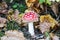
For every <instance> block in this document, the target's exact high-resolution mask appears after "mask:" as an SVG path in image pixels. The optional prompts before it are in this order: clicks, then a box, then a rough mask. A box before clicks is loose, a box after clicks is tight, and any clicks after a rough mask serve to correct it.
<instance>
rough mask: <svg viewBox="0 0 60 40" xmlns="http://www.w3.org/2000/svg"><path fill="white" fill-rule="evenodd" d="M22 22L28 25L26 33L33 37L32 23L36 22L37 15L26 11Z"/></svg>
mask: <svg viewBox="0 0 60 40" xmlns="http://www.w3.org/2000/svg"><path fill="white" fill-rule="evenodd" d="M22 20H23V22H27V23H28V32H29V33H30V34H31V36H33V35H34V34H35V33H34V27H33V22H36V21H38V15H37V13H36V12H34V11H26V12H25V14H24V15H23V17H22Z"/></svg>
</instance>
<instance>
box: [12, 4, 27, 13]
mask: <svg viewBox="0 0 60 40" xmlns="http://www.w3.org/2000/svg"><path fill="white" fill-rule="evenodd" d="M12 8H13V9H14V10H15V9H18V10H19V11H20V12H21V13H23V12H24V11H25V10H26V5H25V4H19V3H15V4H13V5H12Z"/></svg>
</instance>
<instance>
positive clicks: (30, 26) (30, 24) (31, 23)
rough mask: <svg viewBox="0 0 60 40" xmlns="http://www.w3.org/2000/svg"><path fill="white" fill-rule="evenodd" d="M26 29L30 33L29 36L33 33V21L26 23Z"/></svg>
mask: <svg viewBox="0 0 60 40" xmlns="http://www.w3.org/2000/svg"><path fill="white" fill-rule="evenodd" d="M28 27H29V28H28V31H29V33H30V34H31V36H33V35H34V34H35V33H34V27H33V22H30V23H28Z"/></svg>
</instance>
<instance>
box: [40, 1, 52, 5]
mask: <svg viewBox="0 0 60 40" xmlns="http://www.w3.org/2000/svg"><path fill="white" fill-rule="evenodd" d="M39 3H41V4H42V3H46V4H48V5H51V2H50V0H39Z"/></svg>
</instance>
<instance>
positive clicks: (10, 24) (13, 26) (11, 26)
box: [6, 21, 20, 30]
mask: <svg viewBox="0 0 60 40" xmlns="http://www.w3.org/2000/svg"><path fill="white" fill-rule="evenodd" d="M6 28H7V30H18V29H19V28H20V27H19V24H18V23H16V22H15V21H8V22H7V27H6Z"/></svg>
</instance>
